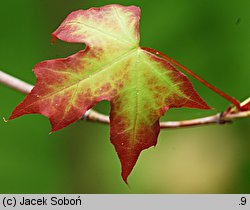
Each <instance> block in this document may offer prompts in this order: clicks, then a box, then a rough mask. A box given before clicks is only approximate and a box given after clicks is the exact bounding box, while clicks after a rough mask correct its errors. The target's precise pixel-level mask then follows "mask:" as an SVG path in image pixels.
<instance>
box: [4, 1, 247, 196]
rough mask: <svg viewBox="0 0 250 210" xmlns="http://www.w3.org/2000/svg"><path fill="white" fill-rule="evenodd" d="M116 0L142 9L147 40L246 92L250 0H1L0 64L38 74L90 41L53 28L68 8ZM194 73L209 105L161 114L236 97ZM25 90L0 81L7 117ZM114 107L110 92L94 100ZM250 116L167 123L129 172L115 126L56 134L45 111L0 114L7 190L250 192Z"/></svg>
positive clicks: (170, 116) (19, 73)
mask: <svg viewBox="0 0 250 210" xmlns="http://www.w3.org/2000/svg"><path fill="white" fill-rule="evenodd" d="M111 3H119V4H123V5H131V4H134V5H137V6H140V7H141V9H142V16H141V22H140V23H141V25H140V29H141V45H142V46H147V47H152V48H156V49H158V50H160V51H162V52H164V53H166V54H167V55H169V56H170V57H172V58H174V59H176V60H177V61H179V62H180V63H182V64H183V65H185V66H187V67H189V68H190V69H192V70H193V71H194V72H196V73H197V74H199V75H200V76H202V77H203V78H204V79H206V80H208V81H209V82H210V83H212V84H214V85H216V86H217V87H218V88H220V89H222V90H224V91H225V92H227V93H229V94H231V95H232V96H234V97H236V98H237V99H239V100H244V99H245V98H247V97H249V93H250V91H249V89H250V84H249V78H250V62H249V60H250V12H249V11H250V1H249V0H238V1H232V0H231V1H228V0H209V1H206V0H202V1H198V0H176V1H173V0H164V1H162V0H154V1H150V0H130V1H129V0H124V1H121V0H120V1H119V0H112V1H111V0H91V1H89V0H64V1H61V0H22V1H20V0H11V1H1V5H0V27H1V28H0V30H1V31H0V32H1V33H0V69H1V70H2V71H5V72H7V73H9V74H11V75H14V76H16V77H18V78H20V79H22V80H25V81H27V82H29V83H32V84H34V83H35V76H34V74H33V72H32V68H33V67H34V65H35V64H36V63H38V62H40V61H42V60H46V59H53V58H59V57H66V56H68V55H71V54H73V53H75V52H77V51H79V50H80V49H82V48H84V45H83V44H69V43H64V42H61V41H57V43H56V45H52V44H51V36H50V34H51V32H53V31H54V30H55V29H56V28H57V27H58V26H59V24H60V23H61V22H62V21H63V19H64V18H65V17H66V16H67V14H69V13H70V12H71V11H74V10H77V9H87V8H89V7H93V6H102V5H105V4H111ZM190 79H191V81H192V82H193V84H194V86H195V88H196V89H197V90H198V92H199V93H200V95H201V96H202V97H203V98H204V99H205V100H206V101H207V103H208V104H209V105H210V106H212V107H213V110H211V111H201V110H195V109H173V110H171V111H168V112H167V113H166V115H165V116H164V117H162V120H181V119H190V118H196V117H202V116H206V115H210V114H213V113H217V112H220V111H223V110H225V109H226V108H227V106H228V105H229V103H228V102H227V101H225V100H224V99H222V98H220V97H219V96H218V95H216V94H215V93H213V92H212V91H210V90H209V89H207V88H206V87H204V86H203V85H201V84H199V82H197V81H194V80H193V79H192V78H190ZM23 98H24V95H22V94H21V93H18V92H16V91H14V90H11V89H9V88H7V87H5V86H3V85H0V117H1V118H2V117H6V118H7V117H9V116H10V114H11V112H12V110H13V109H14V107H15V106H16V105H17V104H18V103H19V102H21V100H22V99H23ZM95 108H96V109H97V110H98V111H100V112H102V113H106V114H108V112H109V104H108V102H105V101H104V102H101V103H100V104H98V105H97V106H96V107H95ZM249 129H250V120H249V119H242V120H238V121H236V122H234V123H233V124H230V125H225V126H219V125H213V126H205V127H194V128H186V129H173V130H162V131H161V133H160V136H159V139H158V145H157V146H156V147H155V148H150V149H148V150H146V151H144V152H142V154H141V156H140V158H139V160H138V162H137V164H136V166H135V168H134V170H133V172H132V174H131V175H130V177H129V184H130V188H128V187H127V186H126V184H124V182H123V181H122V179H121V176H120V163H119V160H118V157H117V155H116V152H115V150H114V148H113V146H112V145H111V143H110V141H109V127H108V126H106V125H101V124H97V123H91V122H78V123H75V124H73V125H71V126H69V127H67V128H65V129H63V130H61V131H58V132H56V133H54V134H52V135H49V134H48V133H49V131H50V125H49V121H48V120H47V119H46V118H45V117H43V116H40V115H28V116H23V117H21V118H19V119H16V120H14V121H11V122H8V123H4V121H3V120H0V193H250V133H249V131H250V130H249Z"/></svg>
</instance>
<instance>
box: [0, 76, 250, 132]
mask: <svg viewBox="0 0 250 210" xmlns="http://www.w3.org/2000/svg"><path fill="white" fill-rule="evenodd" d="M0 84H3V85H5V86H8V87H10V88H12V89H14V90H17V91H19V92H21V93H24V94H28V93H29V92H30V91H31V89H32V88H33V86H32V85H30V84H28V83H26V82H23V81H21V80H19V79H17V78H15V77H13V76H11V75H9V74H6V73H4V72H2V71H0ZM248 102H249V99H247V100H246V101H244V102H242V103H241V105H244V104H246V103H248ZM245 117H250V111H237V109H235V108H230V109H228V110H226V111H225V112H222V113H219V114H216V115H212V116H209V117H203V118H197V119H192V120H184V121H169V122H161V123H160V126H161V128H181V127H190V126H200V125H207V124H225V123H229V122H232V121H233V120H235V119H238V118H245ZM82 120H89V121H93V122H99V123H104V124H109V116H107V115H103V114H100V113H98V112H96V111H94V110H92V109H90V110H89V111H87V112H86V113H85V115H84V116H83V118H82Z"/></svg>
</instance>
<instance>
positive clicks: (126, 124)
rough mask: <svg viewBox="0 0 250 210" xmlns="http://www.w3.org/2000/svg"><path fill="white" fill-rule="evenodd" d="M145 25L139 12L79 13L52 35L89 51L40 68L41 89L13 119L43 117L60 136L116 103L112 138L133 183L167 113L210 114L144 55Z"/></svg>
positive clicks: (164, 67) (117, 8) (178, 76)
mask: <svg viewBox="0 0 250 210" xmlns="http://www.w3.org/2000/svg"><path fill="white" fill-rule="evenodd" d="M139 19H140V9H139V8H138V7H135V6H129V7H125V6H121V5H107V6H104V7H100V8H91V9H89V10H78V11H76V12H73V13H71V14H70V15H69V16H68V17H67V18H66V19H65V20H64V21H63V23H62V24H61V25H60V27H59V28H58V29H57V30H56V31H55V32H54V33H53V34H52V35H53V36H54V38H55V39H56V38H58V39H61V40H63V41H66V42H79V43H85V44H86V45H87V47H86V49H85V50H82V51H80V52H78V53H76V54H74V55H72V56H69V57H67V58H62V59H55V60H48V61H43V62H41V63H38V64H37V65H36V66H35V67H34V72H35V74H36V77H37V82H36V85H35V87H34V88H33V90H32V91H31V93H30V94H29V95H28V96H27V97H26V98H25V99H24V101H23V102H22V103H20V104H19V105H18V106H17V107H16V109H15V110H14V111H13V113H12V115H11V117H10V119H14V118H16V117H19V116H22V115H24V114H31V113H39V114H42V115H44V116H46V117H48V118H49V120H50V122H51V125H52V132H54V131H57V130H59V129H61V128H63V127H65V126H68V125H69V124H71V123H73V122H75V121H77V120H79V119H80V118H81V117H82V116H83V115H84V113H85V112H86V111H87V110H88V109H90V108H91V107H93V106H94V105H95V104H96V103H98V102H99V101H102V100H108V101H110V104H111V112H110V138H111V142H112V144H113V145H114V147H115V149H116V151H117V153H118V156H119V158H120V161H121V165H122V177H123V179H124V181H125V182H127V177H128V176H129V174H130V172H131V170H132V169H133V167H134V165H135V163H136V161H137V159H138V156H139V154H140V153H141V151H142V150H144V149H147V148H149V147H151V146H153V145H156V142H157V137H158V134H159V131H160V127H159V118H160V116H162V115H163V114H164V113H165V111H166V110H168V109H170V108H179V107H189V108H199V109H209V107H208V106H207V104H206V103H205V102H204V101H203V100H202V99H201V98H200V97H199V95H198V94H197V93H196V91H195V90H194V88H193V86H192V84H191V83H190V81H189V80H188V79H187V77H186V76H185V75H183V74H182V73H181V72H179V71H177V70H176V69H175V68H174V67H173V66H172V65H171V64H170V63H169V62H168V61H166V60H164V59H163V58H160V57H158V56H156V55H154V54H153V53H150V52H148V51H146V50H144V49H142V48H140V47H139V42H140V37H139Z"/></svg>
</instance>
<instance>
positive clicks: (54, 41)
mask: <svg viewBox="0 0 250 210" xmlns="http://www.w3.org/2000/svg"><path fill="white" fill-rule="evenodd" d="M56 39H57V37H56V36H55V35H54V33H52V34H51V43H52V44H55V43H56Z"/></svg>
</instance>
